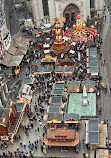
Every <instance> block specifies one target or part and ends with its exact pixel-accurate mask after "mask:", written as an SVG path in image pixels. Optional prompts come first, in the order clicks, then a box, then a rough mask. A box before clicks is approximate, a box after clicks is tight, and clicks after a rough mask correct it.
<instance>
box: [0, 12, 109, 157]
mask: <svg viewBox="0 0 111 158" xmlns="http://www.w3.org/2000/svg"><path fill="white" fill-rule="evenodd" d="M60 23H61V22H60V20H59V19H56V20H55V29H53V30H52V29H50V31H48V32H42V31H40V34H39V38H38V39H36V40H35V41H30V44H29V49H30V50H28V51H29V52H30V54H31V59H30V61H29V70H30V71H29V73H26V77H25V79H24V80H23V81H22V85H21V87H20V89H19V92H18V96H17V98H18V101H17V102H16V103H14V102H13V101H12V100H10V101H9V103H8V104H7V107H6V109H5V110H4V112H2V110H1V111H0V115H1V116H0V117H1V118H0V137H1V150H2V153H3V156H4V157H13V156H15V157H33V156H36V155H37V153H38V155H39V153H40V152H41V153H42V154H43V155H44V156H45V155H47V153H48V151H50V150H51V149H53V150H56V149H60V150H61V151H68V150H72V151H73V152H75V153H76V154H77V153H79V151H80V150H81V144H82V143H83V145H85V148H84V151H83V153H82V156H83V157H86V156H87V157H88V152H89V150H90V149H94V148H95V147H97V146H99V139H101V138H100V134H99V132H100V131H99V130H100V129H99V119H98V118H97V114H98V108H99V112H101V110H100V107H97V104H96V98H97V97H99V95H100V93H99V91H100V89H101V88H103V89H105V90H107V87H106V86H105V85H104V84H103V83H101V79H102V75H101V74H100V70H99V66H98V60H99V59H98V57H99V58H100V57H101V54H100V52H99V50H100V45H101V43H102V40H101V39H100V38H99V33H98V32H97V31H96V30H95V29H94V27H91V28H88V27H86V24H83V23H82V22H81V18H80V15H78V16H77V22H76V25H73V27H72V28H68V27H66V28H65V30H64V31H63V30H62V28H61V24H60ZM22 29H23V28H22ZM22 31H23V30H22ZM33 33H34V30H33ZM15 118H16V119H15ZM82 120H87V121H86V122H85V121H84V122H85V123H84V127H85V132H86V134H85V140H83V141H82V142H81V139H80V138H81V131H82V128H83V127H82V123H81V121H82ZM91 127H94V129H92V128H91ZM4 131H5V132H4ZM94 132H95V134H93V133H94ZM24 134H25V136H23V135H24ZM24 137H26V140H25V141H24ZM30 137H34V138H33V139H32V140H33V141H32V140H31V139H30ZM16 143H17V148H16V149H15V148H14V149H15V150H14V151H13V150H12V146H14V145H15V144H16ZM39 150H40V151H39ZM4 151H5V152H4ZM86 151H87V153H86ZM42 154H41V155H42Z"/></svg>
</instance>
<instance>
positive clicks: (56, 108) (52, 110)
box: [47, 105, 62, 113]
mask: <svg viewBox="0 0 111 158" xmlns="http://www.w3.org/2000/svg"><path fill="white" fill-rule="evenodd" d="M61 112H62V111H61V106H59V105H52V106H48V108H47V113H61Z"/></svg>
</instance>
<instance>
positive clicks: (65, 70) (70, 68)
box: [64, 66, 74, 72]
mask: <svg viewBox="0 0 111 158" xmlns="http://www.w3.org/2000/svg"><path fill="white" fill-rule="evenodd" d="M73 71H74V67H73V66H65V67H64V72H73Z"/></svg>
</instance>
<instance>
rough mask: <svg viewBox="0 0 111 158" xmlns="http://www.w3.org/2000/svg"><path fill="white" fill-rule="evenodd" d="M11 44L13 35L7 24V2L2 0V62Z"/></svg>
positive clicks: (0, 5)
mask: <svg viewBox="0 0 111 158" xmlns="http://www.w3.org/2000/svg"><path fill="white" fill-rule="evenodd" d="M10 45H11V36H10V32H9V30H8V29H7V25H6V18H5V2H4V0H0V63H1V60H2V58H3V57H4V55H5V51H6V50H8V48H9V47H10Z"/></svg>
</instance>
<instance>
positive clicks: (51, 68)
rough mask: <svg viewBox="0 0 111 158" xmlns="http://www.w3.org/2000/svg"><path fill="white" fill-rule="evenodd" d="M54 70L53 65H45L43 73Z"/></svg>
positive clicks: (49, 72)
mask: <svg viewBox="0 0 111 158" xmlns="http://www.w3.org/2000/svg"><path fill="white" fill-rule="evenodd" d="M52 71H53V67H50V66H46V67H43V70H42V73H43V74H51V73H52Z"/></svg>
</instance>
